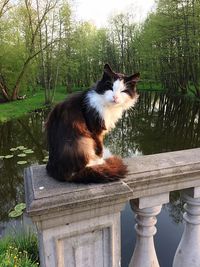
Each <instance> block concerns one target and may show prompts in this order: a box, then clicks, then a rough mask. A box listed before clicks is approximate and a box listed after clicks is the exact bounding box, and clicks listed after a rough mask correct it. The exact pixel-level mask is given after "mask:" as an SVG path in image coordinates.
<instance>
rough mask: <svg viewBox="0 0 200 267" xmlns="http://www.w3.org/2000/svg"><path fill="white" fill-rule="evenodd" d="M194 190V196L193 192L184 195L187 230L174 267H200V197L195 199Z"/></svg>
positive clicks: (178, 249)
mask: <svg viewBox="0 0 200 267" xmlns="http://www.w3.org/2000/svg"><path fill="white" fill-rule="evenodd" d="M193 190H194V191H193V192H194V193H193V194H192V196H191V192H189V193H185V194H183V199H184V200H185V201H186V204H185V205H184V208H185V211H186V212H185V213H184V215H183V218H184V221H185V228H184V232H183V235H182V238H181V241H180V244H179V246H178V248H177V251H176V254H175V257H174V262H173V267H199V266H200V197H199V194H198V197H196V198H195V188H194V189H193ZM198 190H199V188H198ZM196 191H197V188H196ZM196 195H197V194H196Z"/></svg>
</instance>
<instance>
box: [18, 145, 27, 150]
mask: <svg viewBox="0 0 200 267" xmlns="http://www.w3.org/2000/svg"><path fill="white" fill-rule="evenodd" d="M17 148H18V149H19V150H24V149H26V148H25V146H18V147H17Z"/></svg>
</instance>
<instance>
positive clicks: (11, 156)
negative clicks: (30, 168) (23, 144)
mask: <svg viewBox="0 0 200 267" xmlns="http://www.w3.org/2000/svg"><path fill="white" fill-rule="evenodd" d="M13 157H14V155H6V156H5V157H4V158H5V159H11V158H13Z"/></svg>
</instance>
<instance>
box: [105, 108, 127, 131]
mask: <svg viewBox="0 0 200 267" xmlns="http://www.w3.org/2000/svg"><path fill="white" fill-rule="evenodd" d="M102 113H103V114H102V115H103V116H102V117H103V118H104V121H105V126H106V129H107V131H109V130H111V129H112V128H114V127H115V124H116V122H117V121H118V120H119V119H120V118H121V117H122V113H123V109H122V107H113V106H109V107H104V109H103V112H102Z"/></svg>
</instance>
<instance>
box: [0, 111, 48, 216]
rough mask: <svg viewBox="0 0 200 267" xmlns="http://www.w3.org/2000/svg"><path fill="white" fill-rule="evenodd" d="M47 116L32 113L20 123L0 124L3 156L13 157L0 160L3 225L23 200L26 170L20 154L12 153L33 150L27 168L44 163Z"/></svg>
mask: <svg viewBox="0 0 200 267" xmlns="http://www.w3.org/2000/svg"><path fill="white" fill-rule="evenodd" d="M46 114H47V112H44V111H41V112H40V113H33V114H31V115H29V116H26V117H23V118H21V119H17V120H12V121H9V122H7V123H3V124H0V137H1V138H0V155H4V156H5V155H8V154H13V155H14V157H13V158H10V159H2V160H1V159H0V205H1V209H0V221H5V220H7V219H8V211H9V210H10V209H12V208H13V207H14V206H15V205H16V204H17V203H19V202H21V201H23V200H24V185H23V169H24V167H25V166H24V165H18V164H17V162H18V161H19V160H20V158H19V157H18V154H20V151H19V150H17V151H15V152H11V151H10V149H11V148H13V147H17V146H21V145H23V146H25V147H26V148H31V149H33V150H34V153H33V154H29V155H27V156H26V160H27V161H28V163H27V165H30V164H32V163H35V162H42V159H43V158H44V155H45V137H44V134H43V124H44V120H45V117H46Z"/></svg>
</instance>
